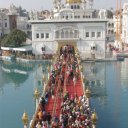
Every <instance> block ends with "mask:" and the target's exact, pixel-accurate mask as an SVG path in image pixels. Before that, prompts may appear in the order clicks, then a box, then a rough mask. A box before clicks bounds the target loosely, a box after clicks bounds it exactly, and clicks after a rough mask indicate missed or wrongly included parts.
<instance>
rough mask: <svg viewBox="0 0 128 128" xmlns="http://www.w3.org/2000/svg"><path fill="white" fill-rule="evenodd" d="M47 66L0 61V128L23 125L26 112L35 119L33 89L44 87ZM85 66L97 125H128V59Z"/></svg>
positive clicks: (119, 127)
mask: <svg viewBox="0 0 128 128" xmlns="http://www.w3.org/2000/svg"><path fill="white" fill-rule="evenodd" d="M47 65H48V62H46V61H44V62H42V63H36V64H18V63H10V62H2V61H1V62H0V128H23V124H22V120H21V117H22V115H23V112H24V111H26V112H27V114H28V116H29V120H30V119H31V118H32V115H33V113H34V111H35V101H34V98H33V92H34V89H35V88H36V87H38V88H39V89H40V90H42V86H41V85H42V73H44V74H47V68H46V67H47ZM83 67H84V71H83V73H84V75H85V77H86V81H85V83H86V85H87V84H88V85H89V86H90V87H91V91H92V96H91V101H90V105H91V108H92V109H95V110H96V112H97V115H98V122H97V128H113V127H115V128H127V127H128V118H127V115H128V109H127V108H128V102H127V99H128V60H125V61H124V62H106V63H104V62H101V63H84V64H83ZM19 70H20V71H19ZM21 71H22V72H21ZM87 81H89V83H88V82H87Z"/></svg>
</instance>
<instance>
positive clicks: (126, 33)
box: [122, 3, 128, 44]
mask: <svg viewBox="0 0 128 128" xmlns="http://www.w3.org/2000/svg"><path fill="white" fill-rule="evenodd" d="M122 17H123V20H122V41H123V43H126V44H128V3H124V5H123V13H122Z"/></svg>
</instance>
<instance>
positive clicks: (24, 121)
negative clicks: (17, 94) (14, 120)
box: [22, 112, 28, 128]
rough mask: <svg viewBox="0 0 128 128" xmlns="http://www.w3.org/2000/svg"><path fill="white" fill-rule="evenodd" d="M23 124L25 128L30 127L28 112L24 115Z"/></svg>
mask: <svg viewBox="0 0 128 128" xmlns="http://www.w3.org/2000/svg"><path fill="white" fill-rule="evenodd" d="M22 122H23V124H24V128H27V125H28V115H27V113H26V112H24V113H23V116H22Z"/></svg>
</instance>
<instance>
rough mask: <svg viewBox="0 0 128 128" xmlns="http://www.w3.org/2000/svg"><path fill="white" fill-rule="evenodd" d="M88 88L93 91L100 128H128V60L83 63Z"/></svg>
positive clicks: (92, 101)
mask: <svg viewBox="0 0 128 128" xmlns="http://www.w3.org/2000/svg"><path fill="white" fill-rule="evenodd" d="M83 66H84V75H85V78H86V81H85V84H86V86H90V88H91V91H92V95H91V96H92V97H91V106H92V108H95V109H96V111H97V113H98V117H99V120H98V124H97V127H98V128H108V127H109V128H113V127H116V128H127V126H128V121H127V114H126V113H128V109H127V107H128V102H127V98H128V60H125V62H106V63H103V62H101V63H83Z"/></svg>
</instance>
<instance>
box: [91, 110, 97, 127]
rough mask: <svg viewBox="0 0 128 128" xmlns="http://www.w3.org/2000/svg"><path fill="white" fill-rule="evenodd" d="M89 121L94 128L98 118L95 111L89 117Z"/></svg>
mask: <svg viewBox="0 0 128 128" xmlns="http://www.w3.org/2000/svg"><path fill="white" fill-rule="evenodd" d="M91 120H92V128H96V123H97V120H98V117H97V114H96V112H95V111H94V112H93V113H92V115H91Z"/></svg>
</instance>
